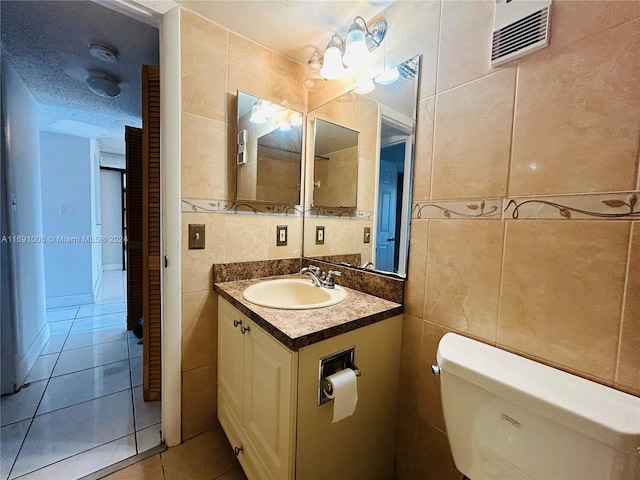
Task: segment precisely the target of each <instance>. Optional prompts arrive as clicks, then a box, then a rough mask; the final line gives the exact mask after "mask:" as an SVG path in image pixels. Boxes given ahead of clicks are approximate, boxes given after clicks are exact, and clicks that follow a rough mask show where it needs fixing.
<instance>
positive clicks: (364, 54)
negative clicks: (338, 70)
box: [342, 22, 369, 67]
mask: <svg viewBox="0 0 640 480" xmlns="http://www.w3.org/2000/svg"><path fill="white" fill-rule="evenodd" d="M368 60H369V49H368V48H367V42H366V40H365V38H364V32H363V31H362V27H360V25H358V24H357V23H356V22H353V23H352V24H351V26H350V27H349V33H348V34H347V40H346V42H345V49H344V56H343V57H342V62H343V63H344V64H345V65H347V66H348V67H354V66H360V65H362V64H364V63H366V62H367V61H368Z"/></svg>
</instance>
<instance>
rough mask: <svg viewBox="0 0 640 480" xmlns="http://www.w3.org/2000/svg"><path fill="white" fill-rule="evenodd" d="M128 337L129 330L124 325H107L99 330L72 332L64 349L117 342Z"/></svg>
mask: <svg viewBox="0 0 640 480" xmlns="http://www.w3.org/2000/svg"><path fill="white" fill-rule="evenodd" d="M126 338H127V331H126V330H125V329H124V328H122V327H107V328H101V329H99V330H88V331H86V332H78V333H70V334H69V338H67V341H66V343H65V344H64V348H63V351H65V350H71V349H74V348H82V347H88V346H89V345H98V344H100V343H107V342H115V341H116V340H123V339H126Z"/></svg>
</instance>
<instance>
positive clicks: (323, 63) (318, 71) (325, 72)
mask: <svg viewBox="0 0 640 480" xmlns="http://www.w3.org/2000/svg"><path fill="white" fill-rule="evenodd" d="M386 33H387V22H385V21H384V20H376V21H375V22H373V23H372V24H371V25H370V26H367V22H365V20H364V18H362V17H360V16H358V17H356V18H354V19H353V22H352V23H351V26H350V27H349V31H348V33H347V37H346V40H343V39H342V37H341V36H340V35H338V34H334V35H333V36H332V37H331V40H329V43H328V44H327V47H326V49H325V52H324V58H323V56H322V54H321V53H320V52H319V51H318V50H316V51H314V52H313V55H311V58H310V59H309V63H308V64H307V75H306V77H305V80H304V88H306V89H307V90H320V89H322V88H324V85H325V84H324V81H325V80H338V79H340V78H342V77H344V76H345V74H346V73H347V69H346V68H345V66H346V67H353V68H360V67H362V66H364V65H366V64H367V62H368V61H369V59H370V53H371V52H373V51H374V50H375V49H376V48H378V47H379V46H380V44H381V43H382V40H384V37H385V35H386Z"/></svg>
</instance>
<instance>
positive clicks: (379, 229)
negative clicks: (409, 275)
mask: <svg viewBox="0 0 640 480" xmlns="http://www.w3.org/2000/svg"><path fill="white" fill-rule="evenodd" d="M403 171H404V144H398V145H394V146H391V147H385V148H382V149H381V151H380V175H379V179H380V180H379V184H378V220H377V224H376V256H375V259H376V260H375V264H376V268H378V269H379V270H385V271H387V272H396V271H398V254H399V249H398V247H399V242H397V241H396V239H398V238H399V235H400V232H399V231H398V230H399V227H400V219H399V218H398V213H399V210H400V209H398V208H397V207H398V198H402V184H403V182H402V180H403Z"/></svg>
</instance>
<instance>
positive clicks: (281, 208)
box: [182, 198, 304, 217]
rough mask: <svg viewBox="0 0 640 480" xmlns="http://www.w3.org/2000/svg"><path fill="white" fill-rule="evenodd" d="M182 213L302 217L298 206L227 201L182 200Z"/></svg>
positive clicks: (301, 211)
mask: <svg viewBox="0 0 640 480" xmlns="http://www.w3.org/2000/svg"><path fill="white" fill-rule="evenodd" d="M182 211H183V212H198V213H224V214H244V215H247V214H254V215H255V214H259V213H262V214H267V215H284V216H291V217H302V215H303V211H304V210H303V208H302V207H301V206H300V205H277V204H272V203H250V202H232V201H227V200H203V199H193V198H183V199H182Z"/></svg>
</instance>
